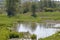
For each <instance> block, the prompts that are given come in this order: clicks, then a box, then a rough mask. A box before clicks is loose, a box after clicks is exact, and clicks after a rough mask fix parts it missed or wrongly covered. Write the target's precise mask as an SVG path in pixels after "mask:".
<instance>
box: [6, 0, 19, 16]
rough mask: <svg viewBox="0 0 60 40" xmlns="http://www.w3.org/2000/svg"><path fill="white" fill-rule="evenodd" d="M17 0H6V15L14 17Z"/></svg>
mask: <svg viewBox="0 0 60 40" xmlns="http://www.w3.org/2000/svg"><path fill="white" fill-rule="evenodd" d="M18 2H19V0H6V7H7V15H8V16H14V15H15V13H16V11H17V4H18Z"/></svg>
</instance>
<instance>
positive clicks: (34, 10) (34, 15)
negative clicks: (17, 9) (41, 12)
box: [31, 3, 36, 17]
mask: <svg viewBox="0 0 60 40" xmlns="http://www.w3.org/2000/svg"><path fill="white" fill-rule="evenodd" d="M31 11H32V16H33V17H36V5H35V4H34V3H33V4H32V6H31Z"/></svg>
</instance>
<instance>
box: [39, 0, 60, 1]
mask: <svg viewBox="0 0 60 40" xmlns="http://www.w3.org/2000/svg"><path fill="white" fill-rule="evenodd" d="M38 1H40V0H38ZM55 1H60V0H55Z"/></svg>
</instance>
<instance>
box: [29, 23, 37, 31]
mask: <svg viewBox="0 0 60 40" xmlns="http://www.w3.org/2000/svg"><path fill="white" fill-rule="evenodd" d="M36 27H37V24H36V23H31V27H30V28H31V31H32V32H33V31H35V30H36Z"/></svg>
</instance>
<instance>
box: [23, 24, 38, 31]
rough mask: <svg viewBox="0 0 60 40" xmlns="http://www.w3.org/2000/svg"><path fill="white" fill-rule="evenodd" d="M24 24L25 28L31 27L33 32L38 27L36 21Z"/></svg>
mask: <svg viewBox="0 0 60 40" xmlns="http://www.w3.org/2000/svg"><path fill="white" fill-rule="evenodd" d="M23 26H24V28H25V29H29V30H31V31H32V32H33V31H35V30H36V27H37V25H36V23H24V24H23Z"/></svg>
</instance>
